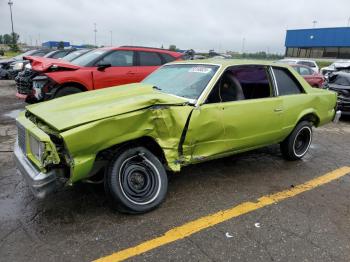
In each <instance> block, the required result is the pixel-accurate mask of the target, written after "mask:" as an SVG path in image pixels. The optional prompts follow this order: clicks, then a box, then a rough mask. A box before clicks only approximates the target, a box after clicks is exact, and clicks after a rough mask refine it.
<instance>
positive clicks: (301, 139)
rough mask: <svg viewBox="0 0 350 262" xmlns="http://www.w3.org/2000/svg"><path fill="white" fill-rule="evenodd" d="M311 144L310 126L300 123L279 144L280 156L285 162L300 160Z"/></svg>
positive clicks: (303, 122)
mask: <svg viewBox="0 0 350 262" xmlns="http://www.w3.org/2000/svg"><path fill="white" fill-rule="evenodd" d="M311 142H312V124H311V123H310V122H308V121H302V122H300V123H299V124H298V125H297V126H296V127H295V128H294V130H293V132H292V133H291V134H290V135H289V136H288V137H287V138H286V139H285V140H284V141H283V142H282V143H281V144H280V147H281V152H282V155H283V157H284V158H286V159H287V160H298V159H301V158H302V157H303V156H304V155H305V154H306V153H307V151H308V150H309V147H310V145H311Z"/></svg>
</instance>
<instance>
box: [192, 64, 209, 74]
mask: <svg viewBox="0 0 350 262" xmlns="http://www.w3.org/2000/svg"><path fill="white" fill-rule="evenodd" d="M188 72H190V73H202V74H208V73H210V72H211V68H208V67H203V66H197V67H192V68H191V69H190V70H189V71H188Z"/></svg>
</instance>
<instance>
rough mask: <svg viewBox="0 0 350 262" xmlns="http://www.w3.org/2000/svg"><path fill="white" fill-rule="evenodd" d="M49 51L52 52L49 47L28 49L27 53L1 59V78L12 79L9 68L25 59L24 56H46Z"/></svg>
mask: <svg viewBox="0 0 350 262" xmlns="http://www.w3.org/2000/svg"><path fill="white" fill-rule="evenodd" d="M48 52H50V50H49V49H36V50H30V51H27V52H25V53H22V54H20V55H17V56H15V57H12V58H9V59H1V60H0V79H11V73H10V72H9V70H11V65H12V64H13V63H16V62H20V61H23V57H24V56H44V55H46V54H47V53H48Z"/></svg>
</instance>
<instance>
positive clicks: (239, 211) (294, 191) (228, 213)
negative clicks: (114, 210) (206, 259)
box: [95, 166, 350, 262]
mask: <svg viewBox="0 0 350 262" xmlns="http://www.w3.org/2000/svg"><path fill="white" fill-rule="evenodd" d="M348 173H350V167H348V166H345V167H342V168H339V169H336V170H334V171H332V172H330V173H327V174H325V175H323V176H320V177H317V178H314V179H312V180H310V181H308V182H306V183H304V184H301V185H298V186H295V187H294V188H291V189H287V190H284V191H281V192H278V193H275V194H272V195H266V196H263V197H260V198H259V199H257V201H256V202H244V203H242V204H240V205H238V206H235V207H232V208H230V209H226V210H223V211H219V212H217V213H215V214H212V215H208V216H205V217H202V218H199V219H197V220H194V221H191V222H188V223H186V224H184V225H182V226H179V227H175V228H173V229H171V230H169V231H168V232H166V233H165V234H164V235H162V236H160V237H156V238H154V239H151V240H148V241H146V242H143V243H141V244H139V245H137V246H134V247H130V248H127V249H124V250H121V251H118V252H116V253H113V254H111V255H109V256H106V257H102V258H100V259H97V260H95V261H98V262H107V261H122V260H124V259H127V258H131V257H134V256H137V255H140V254H142V253H145V252H147V251H150V250H152V249H155V248H158V247H160V246H163V245H166V244H168V243H171V242H174V241H177V240H179V239H183V238H185V237H188V236H190V235H192V234H194V233H197V232H199V231H201V230H203V229H206V228H209V227H212V226H214V225H217V224H219V223H222V222H224V221H227V220H229V219H231V218H234V217H238V216H241V215H243V214H247V213H249V212H252V211H254V210H257V209H260V208H262V207H265V206H269V205H271V204H274V203H277V202H280V201H282V200H285V199H288V198H290V197H293V196H296V195H299V194H301V193H303V192H306V191H309V190H311V189H313V188H316V187H319V186H322V185H324V184H327V183H329V182H331V181H333V180H335V179H338V178H340V177H343V176H345V175H347V174H348Z"/></svg>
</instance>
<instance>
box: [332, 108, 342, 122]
mask: <svg viewBox="0 0 350 262" xmlns="http://www.w3.org/2000/svg"><path fill="white" fill-rule="evenodd" d="M341 114H342V112H341V111H340V110H337V111H336V112H335V115H334V118H333V122H334V123H338V122H339V119H340V117H341Z"/></svg>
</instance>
